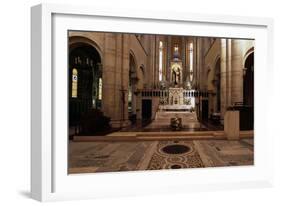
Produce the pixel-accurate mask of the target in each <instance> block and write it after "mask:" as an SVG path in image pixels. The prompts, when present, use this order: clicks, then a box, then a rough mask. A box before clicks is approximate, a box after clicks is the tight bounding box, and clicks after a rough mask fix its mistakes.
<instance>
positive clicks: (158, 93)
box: [141, 89, 209, 97]
mask: <svg viewBox="0 0 281 206" xmlns="http://www.w3.org/2000/svg"><path fill="white" fill-rule="evenodd" d="M208 94H209V93H208V92H206V91H196V90H186V89H184V90H183V96H184V97H208ZM141 95H142V97H168V96H169V90H168V89H165V90H161V89H152V90H142V91H141Z"/></svg>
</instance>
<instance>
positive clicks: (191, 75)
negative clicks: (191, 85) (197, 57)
mask: <svg viewBox="0 0 281 206" xmlns="http://www.w3.org/2000/svg"><path fill="white" fill-rule="evenodd" d="M189 72H190V81H191V82H192V80H193V43H190V44H189Z"/></svg>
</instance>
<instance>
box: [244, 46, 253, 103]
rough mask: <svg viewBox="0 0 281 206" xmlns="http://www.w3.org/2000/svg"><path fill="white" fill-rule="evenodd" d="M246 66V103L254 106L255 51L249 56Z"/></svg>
mask: <svg viewBox="0 0 281 206" xmlns="http://www.w3.org/2000/svg"><path fill="white" fill-rule="evenodd" d="M244 67H245V71H244V81H243V96H244V98H243V99H244V105H247V106H251V107H254V52H252V53H251V54H250V55H249V56H248V57H247V59H246V61H245V65H244Z"/></svg>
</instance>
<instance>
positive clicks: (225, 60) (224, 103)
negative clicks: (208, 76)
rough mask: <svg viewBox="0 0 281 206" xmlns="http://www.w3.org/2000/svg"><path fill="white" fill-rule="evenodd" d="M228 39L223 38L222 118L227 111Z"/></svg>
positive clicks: (221, 76)
mask: <svg viewBox="0 0 281 206" xmlns="http://www.w3.org/2000/svg"><path fill="white" fill-rule="evenodd" d="M226 42H227V40H226V39H221V71H220V90H221V91H220V97H221V119H223V118H224V113H225V111H226V67H227V56H226V51H227V44H226Z"/></svg>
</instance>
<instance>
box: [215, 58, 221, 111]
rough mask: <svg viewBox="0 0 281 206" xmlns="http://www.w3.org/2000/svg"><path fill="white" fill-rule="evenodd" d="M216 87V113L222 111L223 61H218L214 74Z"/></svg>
mask: <svg viewBox="0 0 281 206" xmlns="http://www.w3.org/2000/svg"><path fill="white" fill-rule="evenodd" d="M214 86H215V93H216V112H218V113H219V112H220V111H221V60H220V58H219V59H218V60H217V62H216V65H215V72H214Z"/></svg>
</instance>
